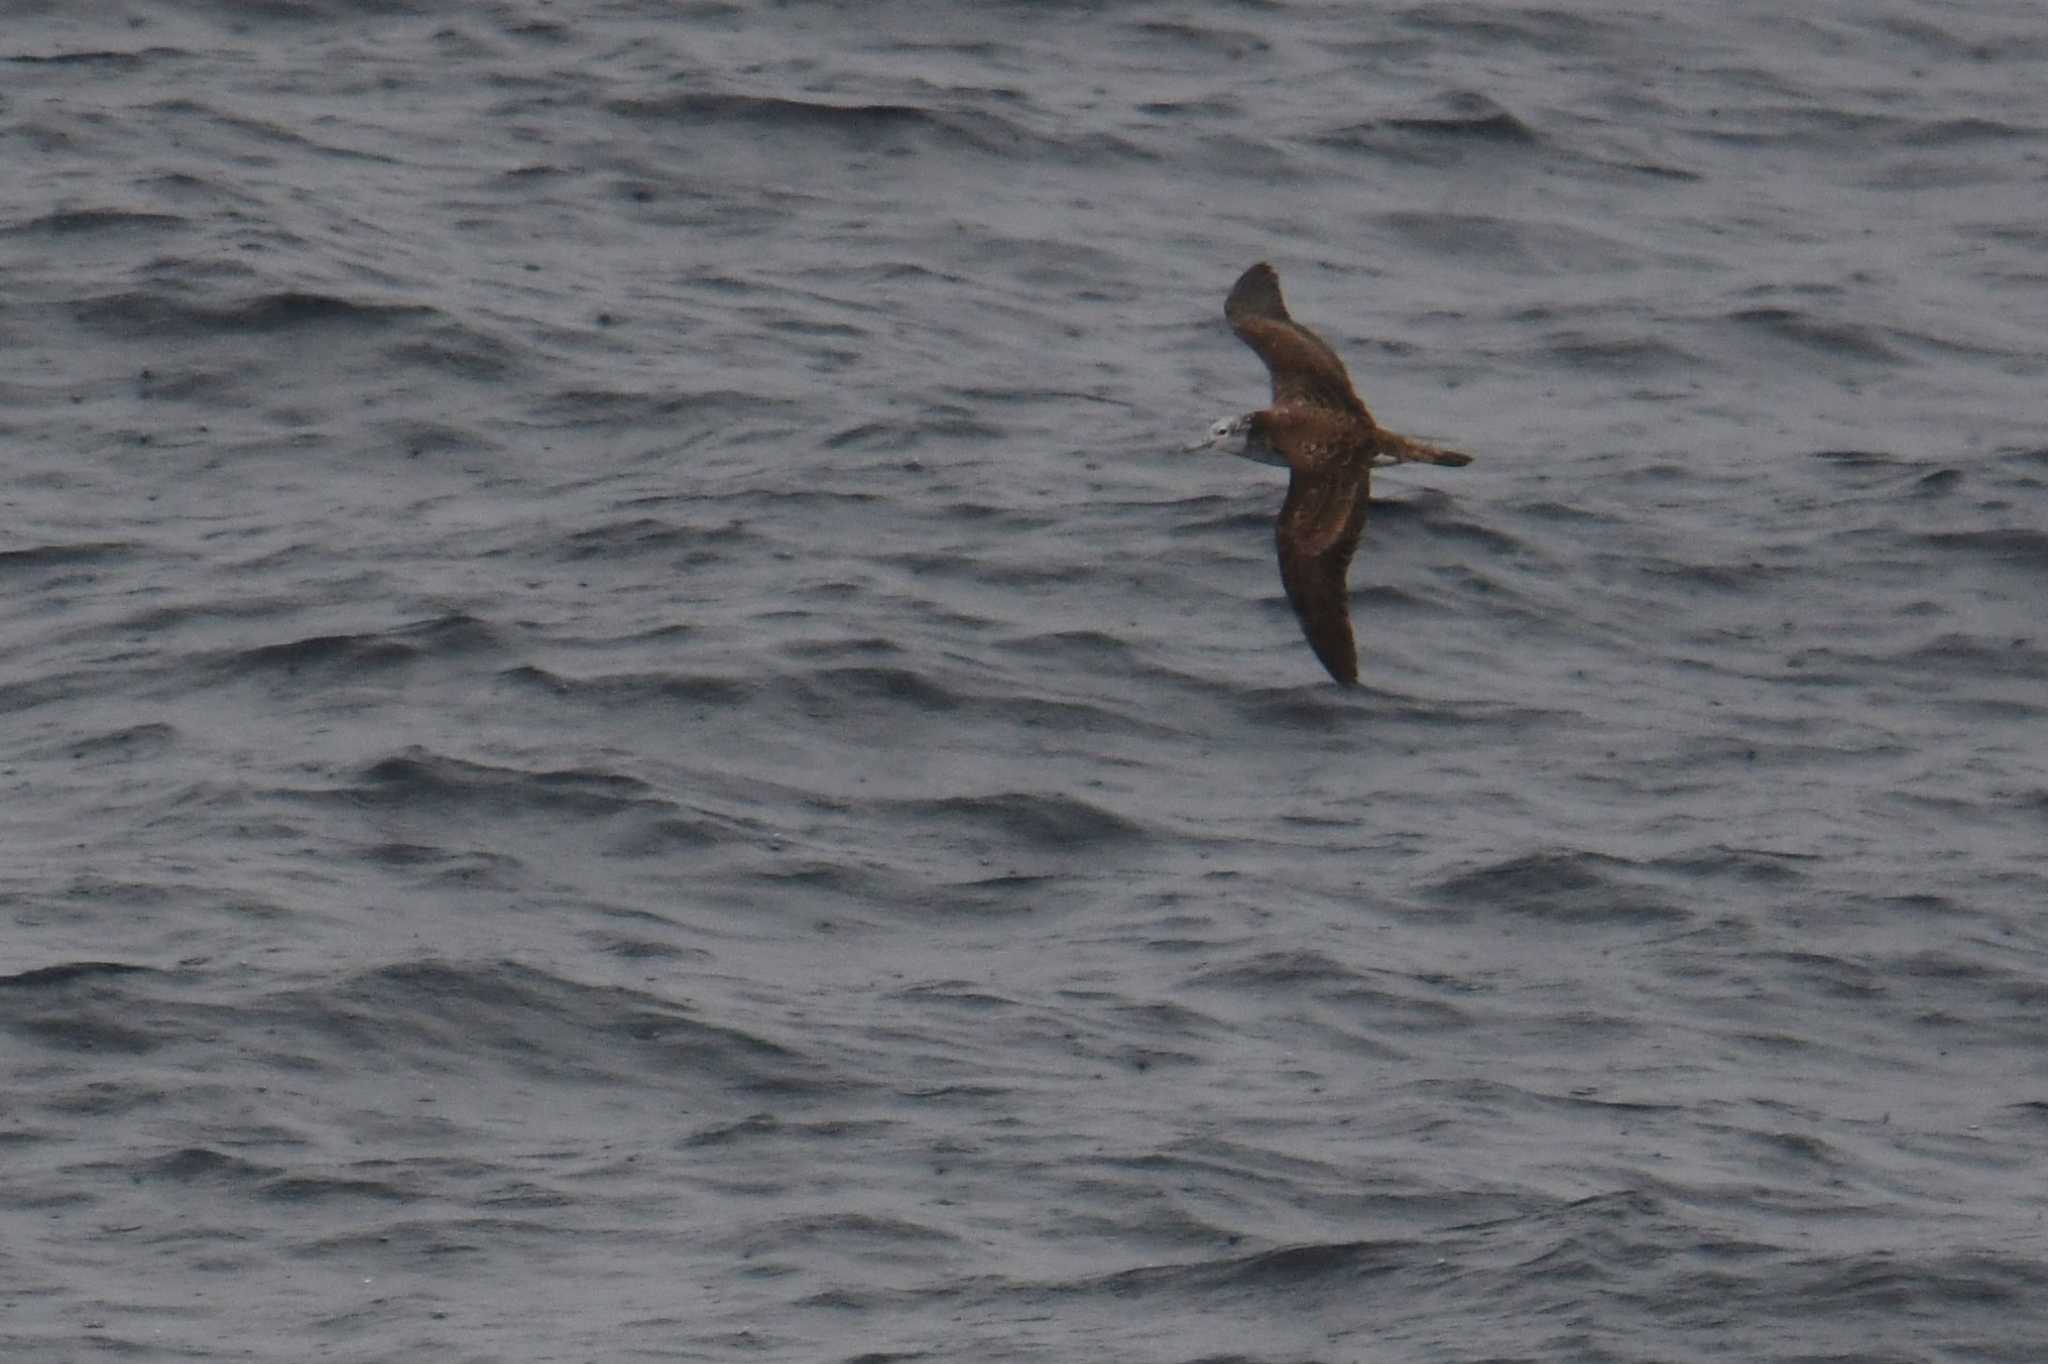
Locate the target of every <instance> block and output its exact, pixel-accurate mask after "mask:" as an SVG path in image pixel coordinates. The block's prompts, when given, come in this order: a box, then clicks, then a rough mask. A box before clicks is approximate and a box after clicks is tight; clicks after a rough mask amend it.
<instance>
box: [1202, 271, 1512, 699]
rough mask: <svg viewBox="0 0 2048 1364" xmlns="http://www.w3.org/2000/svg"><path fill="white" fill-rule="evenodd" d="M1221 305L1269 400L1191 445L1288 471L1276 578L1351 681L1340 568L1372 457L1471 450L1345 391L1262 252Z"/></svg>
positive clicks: (1361, 507) (1306, 630) (1351, 546)
mask: <svg viewBox="0 0 2048 1364" xmlns="http://www.w3.org/2000/svg"><path fill="white" fill-rule="evenodd" d="M1223 315H1224V316H1225V317H1226V318H1228V319H1229V320H1230V329H1231V330H1232V331H1234V332H1236V333H1237V335H1238V339H1239V340H1241V341H1243V342H1244V343H1245V344H1246V345H1247V346H1250V347H1251V348H1252V349H1253V350H1255V351H1257V352H1258V355H1259V358H1260V359H1261V360H1263V361H1265V362H1266V368H1267V369H1268V370H1269V371H1271V372H1272V375H1273V405H1272V406H1271V407H1268V408H1265V409H1264V410H1262V411H1259V412H1248V413H1246V414H1245V415H1244V416H1241V417H1225V418H1224V419H1223V420H1221V421H1219V422H1217V423H1216V424H1215V425H1214V426H1212V427H1210V428H1209V434H1208V436H1207V437H1205V438H1204V439H1202V440H1200V441H1198V442H1196V443H1195V444H1194V445H1191V446H1189V447H1188V449H1190V450H1207V449H1221V450H1227V451H1229V452H1230V453H1231V454H1233V455H1241V456H1243V457H1244V458H1246V459H1250V460H1257V461H1258V462H1259V463H1261V464H1278V465H1281V466H1283V467H1284V468H1286V469H1287V470H1288V479H1287V501H1286V502H1284V503H1283V504H1281V507H1280V520H1279V522H1278V524H1276V525H1275V526H1274V528H1273V536H1274V539H1275V540H1277V541H1278V542H1279V546H1280V581H1281V583H1282V584H1283V585H1284V586H1285V587H1286V588H1287V600H1288V602H1289V603H1290V604H1292V605H1293V607H1294V614H1295V615H1296V616H1297V617H1298V618H1299V619H1300V621H1301V632H1302V634H1304V635H1306V636H1307V637H1308V643H1309V647H1310V648H1311V649H1314V650H1315V651H1316V657H1317V658H1319V659H1321V660H1322V664H1323V666H1324V667H1325V668H1327V669H1329V670H1330V676H1332V677H1334V678H1336V679H1337V681H1338V682H1340V683H1342V684H1343V685H1345V686H1347V687H1351V686H1356V685H1357V684H1358V647H1357V645H1356V644H1354V643H1353V642H1352V638H1351V610H1350V589H1349V587H1348V586H1347V585H1346V583H1345V574H1346V573H1347V572H1348V571H1349V570H1350V567H1351V556H1352V554H1353V553H1355V552H1356V551H1357V549H1358V537H1359V535H1360V534H1361V533H1362V532H1363V531H1364V530H1365V504H1366V500H1367V497H1368V495H1369V490H1370V487H1371V483H1372V469H1373V466H1374V465H1383V464H1406V463H1411V462H1412V463H1419V464H1447V465H1452V466H1456V465H1460V464H1470V463H1471V462H1472V457H1471V456H1470V455H1461V454H1459V453H1458V452H1457V451H1455V450H1440V449H1438V448H1437V447H1436V446H1434V445H1430V444H1428V443H1427V442H1424V441H1419V440H1415V439H1413V438H1411V437H1408V436H1402V435H1396V434H1395V433H1394V432H1392V431H1388V430H1385V429H1384V428H1382V427H1380V426H1379V425H1377V424H1376V423H1375V422H1374V421H1373V419H1372V413H1370V412H1368V411H1366V410H1365V404H1364V403H1362V402H1360V401H1359V400H1358V394H1357V393H1355V392H1354V391H1353V390H1352V387H1351V376H1350V375H1349V374H1347V373H1346V372H1345V370H1344V362H1343V361H1342V360H1339V359H1338V358H1337V353H1336V352H1335V351H1333V350H1331V349H1330V348H1329V347H1328V346H1327V345H1325V344H1324V343H1323V340H1322V338H1321V337H1319V336H1317V335H1316V334H1315V333H1314V332H1312V331H1310V330H1309V329H1308V328H1306V327H1304V326H1302V325H1301V324H1300V323H1299V322H1296V321H1295V320H1294V319H1293V318H1291V317H1289V316H1288V315H1287V305H1286V303H1284V302H1283V301H1282V300H1281V298H1280V277H1279V276H1278V275H1276V274H1274V273H1273V267H1272V266H1270V265H1267V264H1265V263H1264V262H1263V261H1262V262H1260V263H1259V264H1257V265H1254V266H1253V267H1252V268H1251V269H1249V270H1247V271H1245V272H1244V274H1242V275H1240V276H1239V277H1238V281H1237V283H1236V284H1235V285H1234V286H1232V288H1231V290H1230V297H1229V298H1228V299H1226V300H1224V303H1223Z"/></svg>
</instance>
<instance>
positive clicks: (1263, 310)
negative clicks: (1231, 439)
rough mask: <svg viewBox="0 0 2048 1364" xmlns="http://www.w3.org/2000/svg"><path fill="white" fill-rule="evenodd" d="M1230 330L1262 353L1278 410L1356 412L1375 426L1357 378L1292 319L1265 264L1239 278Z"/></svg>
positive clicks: (1229, 305)
mask: <svg viewBox="0 0 2048 1364" xmlns="http://www.w3.org/2000/svg"><path fill="white" fill-rule="evenodd" d="M1223 315H1224V316H1225V317H1227V318H1229V319H1230V329H1231V330H1232V331H1234V332H1236V333H1237V334H1238V337H1239V338H1240V339H1241V340H1243V342H1244V343H1245V344H1246V345H1247V346H1250V347H1251V348H1252V349H1253V350H1255V351H1257V352H1258V355H1259V358H1260V359H1261V360H1264V361H1265V362H1266V368H1267V370H1269V371H1270V372H1271V373H1272V375H1273V405H1274V406H1276V407H1278V406H1281V405H1282V404H1286V403H1307V404H1309V405H1311V406H1315V407H1328V408H1333V409H1335V410H1336V411H1339V412H1351V413H1355V414H1357V415H1359V416H1361V417H1365V418H1366V419H1367V420H1368V421H1370V420H1371V417H1370V416H1369V414H1367V412H1366V410H1365V404H1364V403H1362V402H1360V401H1359V400H1358V395H1357V394H1356V393H1355V392H1353V391H1352V388H1351V376H1350V375H1349V374H1348V373H1346V372H1345V369H1344V362H1343V361H1342V360H1339V359H1338V358H1337V352H1335V351H1333V350H1331V349H1330V348H1329V347H1328V346H1326V345H1324V344H1323V339H1322V338H1321V337H1319V336H1317V335H1316V334H1315V333H1314V332H1312V331H1310V330H1309V329H1308V328H1306V327H1304V326H1302V325H1301V324H1300V323H1299V322H1296V321H1295V320H1294V319H1293V318H1291V317H1289V316H1288V315H1287V304H1286V302H1285V301H1284V300H1283V299H1282V298H1281V297H1280V277H1279V276H1278V275H1276V274H1274V273H1273V267H1272V266H1270V265H1268V264H1266V263H1265V262H1264V261H1261V262H1259V263H1258V264H1257V265H1254V266H1253V267H1252V268H1251V269H1249V270H1247V271H1245V272H1244V273H1243V274H1242V275H1240V276H1238V279H1237V283H1236V284H1235V285H1233V286H1232V287H1231V290H1230V297H1229V298H1227V299H1225V300H1224V301H1223Z"/></svg>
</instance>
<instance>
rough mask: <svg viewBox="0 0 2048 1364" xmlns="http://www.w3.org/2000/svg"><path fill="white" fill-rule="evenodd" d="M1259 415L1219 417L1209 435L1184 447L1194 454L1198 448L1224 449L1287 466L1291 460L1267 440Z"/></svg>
mask: <svg viewBox="0 0 2048 1364" xmlns="http://www.w3.org/2000/svg"><path fill="white" fill-rule="evenodd" d="M1257 416H1258V414H1257V413H1256V412H1247V413H1245V414H1244V415H1243V416H1241V417H1219V418H1217V419H1216V422H1215V424H1214V425H1212V426H1211V427H1210V428H1209V434H1208V435H1206V436H1204V437H1202V438H1201V439H1200V440H1198V441H1196V442H1194V443H1193V444H1191V445H1188V446H1185V447H1184V449H1185V450H1186V451H1187V452H1188V453H1190V454H1192V453H1193V452H1195V451H1197V450H1221V451H1223V452H1224V453H1225V454H1231V455H1237V456H1239V457H1241V458H1244V459H1250V460H1256V461H1258V462H1259V463H1260V464H1278V465H1280V466H1282V467H1283V468H1284V467H1285V466H1286V464H1287V461H1286V460H1284V459H1282V458H1281V457H1280V454H1279V452H1278V451H1276V450H1275V449H1274V448H1273V447H1272V445H1271V443H1270V442H1268V441H1267V439H1266V436H1265V433H1264V432H1263V431H1261V430H1260V429H1259V426H1258V423H1257V421H1256V420H1255V418H1257Z"/></svg>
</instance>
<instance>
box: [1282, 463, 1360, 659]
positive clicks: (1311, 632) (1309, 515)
mask: <svg viewBox="0 0 2048 1364" xmlns="http://www.w3.org/2000/svg"><path fill="white" fill-rule="evenodd" d="M1368 496H1369V490H1368V479H1367V475H1366V471H1365V470H1364V469H1363V468H1357V467H1347V466H1343V465H1340V466H1339V467H1337V468H1334V469H1329V470H1326V471H1322V472H1317V473H1309V474H1303V473H1300V472H1296V473H1295V474H1294V475H1293V476H1292V477H1291V478H1289V479H1288V481H1287V501H1286V502H1285V503H1283V504H1282V505H1281V508H1280V522H1279V524H1278V525H1277V526H1275V527H1274V529H1273V538H1274V540H1275V541H1276V542H1277V543H1278V544H1279V547H1280V582H1281V584H1282V585H1283V586H1285V587H1286V589H1287V600H1288V603H1289V604H1290V605H1292V606H1293V607H1294V614H1295V616H1296V618H1297V619H1299V620H1300V621H1301V632H1302V634H1304V635H1306V636H1308V643H1309V647H1310V648H1311V649H1314V650H1315V651H1316V657H1317V658H1319V659H1321V660H1322V664H1323V666H1324V667H1325V668H1327V669H1329V672H1330V676H1332V677H1334V678H1336V679H1337V680H1338V681H1339V682H1341V683H1343V684H1344V685H1345V686H1347V687H1349V686H1355V685H1357V683H1358V646H1357V645H1356V644H1355V643H1354V642H1353V640H1352V638H1351V589H1350V586H1349V584H1348V583H1347V582H1346V578H1347V577H1348V575H1349V574H1350V571H1351V556H1352V554H1353V553H1354V552H1355V551H1356V550H1357V549H1358V537H1359V535H1360V534H1361V533H1362V532H1363V531H1364V530H1365V505H1366V500H1367V498H1368Z"/></svg>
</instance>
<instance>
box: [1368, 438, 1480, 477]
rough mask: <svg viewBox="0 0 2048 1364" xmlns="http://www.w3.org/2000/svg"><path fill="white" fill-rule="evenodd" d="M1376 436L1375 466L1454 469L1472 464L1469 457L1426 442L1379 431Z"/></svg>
mask: <svg viewBox="0 0 2048 1364" xmlns="http://www.w3.org/2000/svg"><path fill="white" fill-rule="evenodd" d="M1378 434H1379V445H1378V448H1376V449H1375V450H1374V451H1373V463H1375V464H1447V465H1449V466H1450V467H1452V468H1454V469H1455V468H1457V467H1458V466H1459V465H1461V464H1470V463H1471V462H1472V456H1470V455H1464V454H1460V453H1458V452H1457V451H1456V450H1446V449H1444V448H1443V447H1441V446H1437V445H1431V444H1430V443H1429V442H1428V441H1424V440H1417V439H1415V437H1413V436H1404V435H1401V434H1400V433H1399V432H1397V431H1387V430H1381V431H1380V432H1379V433H1378Z"/></svg>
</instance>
